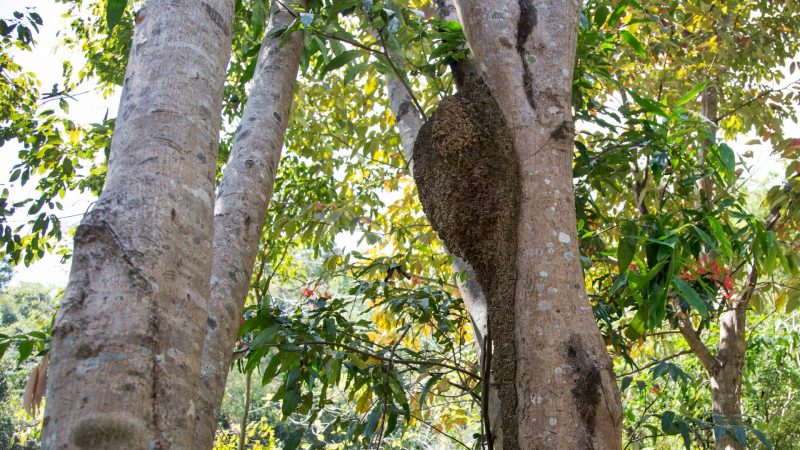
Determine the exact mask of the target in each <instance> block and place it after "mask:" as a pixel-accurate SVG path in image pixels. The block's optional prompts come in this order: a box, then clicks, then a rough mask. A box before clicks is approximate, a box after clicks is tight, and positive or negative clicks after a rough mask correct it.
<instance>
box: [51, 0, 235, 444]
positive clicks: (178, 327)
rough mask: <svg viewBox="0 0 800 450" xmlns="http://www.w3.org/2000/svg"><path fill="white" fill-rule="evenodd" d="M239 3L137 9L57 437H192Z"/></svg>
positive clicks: (64, 311) (57, 340)
mask: <svg viewBox="0 0 800 450" xmlns="http://www.w3.org/2000/svg"><path fill="white" fill-rule="evenodd" d="M233 7H234V1H233V0H206V1H204V2H195V1H187V0H182V1H169V2H168V1H160V0H151V1H149V2H147V4H146V6H145V7H144V8H143V9H142V10H140V11H139V12H138V13H137V23H138V25H137V28H136V33H135V36H134V40H133V45H132V49H131V54H130V61H129V63H128V67H127V69H126V77H125V82H124V85H123V91H122V97H121V101H120V108H119V117H118V118H117V122H116V127H115V132H114V137H113V140H112V146H111V155H110V159H109V163H108V173H107V177H106V186H105V188H104V190H103V192H102V194H101V195H100V198H99V200H98V201H97V202H96V203H95V206H94V209H93V210H92V211H91V212H89V213H88V214H87V215H86V216H85V217H84V219H83V221H82V222H81V224H80V226H79V227H78V229H77V231H76V235H75V250H74V255H73V262H72V270H71V272H70V278H69V283H68V285H67V289H66V292H65V295H64V300H63V302H62V305H61V308H60V311H59V313H58V317H57V319H56V324H55V327H54V331H53V340H52V350H51V353H50V355H51V360H50V374H49V377H48V378H49V384H48V387H49V390H48V394H47V406H46V412H45V417H44V429H43V432H42V447H43V448H44V449H48V450H50V449H169V448H176V449H185V448H191V424H192V423H193V421H194V420H195V416H196V414H198V413H202V412H203V411H198V409H197V408H196V405H195V400H194V398H195V393H196V391H197V381H198V377H197V373H198V369H199V367H200V357H201V353H202V341H201V340H199V339H198V336H202V334H203V333H204V331H205V318H206V303H207V301H208V296H209V285H208V280H209V276H210V273H211V261H210V258H208V257H207V255H210V254H211V249H212V245H211V242H212V232H213V230H212V227H211V223H212V217H213V203H214V200H213V199H214V196H213V193H214V182H215V173H216V158H217V148H218V141H219V128H220V121H221V119H220V111H221V107H222V88H223V83H224V79H225V68H226V65H227V63H228V59H229V57H230V51H231V21H232V16H233Z"/></svg>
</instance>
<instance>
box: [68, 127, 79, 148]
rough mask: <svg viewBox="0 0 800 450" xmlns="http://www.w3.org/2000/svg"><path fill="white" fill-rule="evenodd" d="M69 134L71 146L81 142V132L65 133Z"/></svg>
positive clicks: (71, 131)
mask: <svg viewBox="0 0 800 450" xmlns="http://www.w3.org/2000/svg"><path fill="white" fill-rule="evenodd" d="M67 133H68V134H69V142H70V144H72V145H78V143H79V142H80V141H81V130H79V129H77V128H76V129H74V130H70V131H68V132H67Z"/></svg>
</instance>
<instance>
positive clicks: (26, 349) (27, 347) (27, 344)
mask: <svg viewBox="0 0 800 450" xmlns="http://www.w3.org/2000/svg"><path fill="white" fill-rule="evenodd" d="M17 350H18V351H19V358H17V365H20V364H22V363H23V362H24V361H25V360H26V359H28V357H29V356H31V353H33V341H22V342H20V343H19V346H18V347H17Z"/></svg>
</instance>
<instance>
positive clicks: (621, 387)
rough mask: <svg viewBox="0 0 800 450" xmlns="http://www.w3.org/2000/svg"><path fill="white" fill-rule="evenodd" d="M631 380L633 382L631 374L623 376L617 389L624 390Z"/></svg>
mask: <svg viewBox="0 0 800 450" xmlns="http://www.w3.org/2000/svg"><path fill="white" fill-rule="evenodd" d="M632 382H633V377H631V376H627V377H624V378H623V379H622V383H620V387H619V391H620V392H625V389H628V387H629V386H630V385H631V383H632Z"/></svg>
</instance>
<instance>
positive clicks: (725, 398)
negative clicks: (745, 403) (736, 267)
mask: <svg viewBox="0 0 800 450" xmlns="http://www.w3.org/2000/svg"><path fill="white" fill-rule="evenodd" d="M745 308H746V306H745ZM745 308H741V307H736V306H734V307H733V308H732V309H730V310H728V311H725V312H723V313H722V315H721V316H720V322H719V327H720V330H719V331H720V335H719V353H718V354H717V360H718V361H719V369H718V370H717V372H716V373H715V374H713V375H711V376H710V377H709V378H710V380H711V400H712V411H713V416H714V424H716V425H722V426H731V425H741V421H742V408H741V395H742V375H743V372H744V356H745V351H746V344H745V332H746V328H745V325H746V323H745V319H746V309H745ZM715 437H716V435H715ZM714 447H715V448H716V449H717V450H743V449H744V445H742V444H741V443H739V441H737V440H736V438H734V437H733V436H732V435H731V434H730V433H725V435H724V436H722V437H721V438H720V439H715V442H714Z"/></svg>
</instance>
